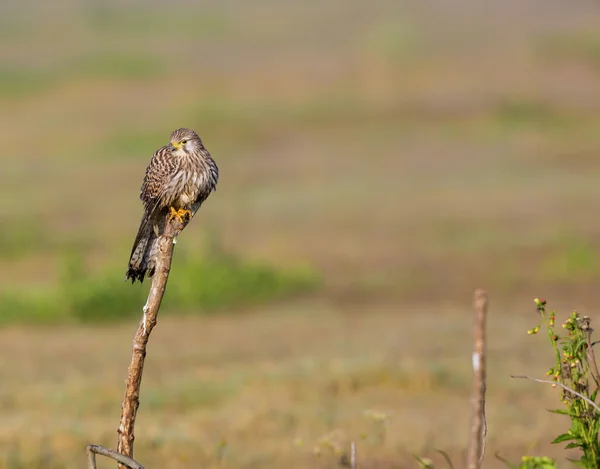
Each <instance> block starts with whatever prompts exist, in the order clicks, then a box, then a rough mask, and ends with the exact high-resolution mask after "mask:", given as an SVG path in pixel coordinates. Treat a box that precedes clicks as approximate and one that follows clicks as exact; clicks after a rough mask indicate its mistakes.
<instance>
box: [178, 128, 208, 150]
mask: <svg viewBox="0 0 600 469" xmlns="http://www.w3.org/2000/svg"><path fill="white" fill-rule="evenodd" d="M171 145H172V146H173V148H172V149H171V151H172V152H173V153H175V154H180V155H182V154H190V153H193V152H195V151H197V150H199V149H201V148H202V140H201V139H200V137H199V136H198V134H197V133H196V132H194V131H193V130H191V129H185V128H182V129H177V130H174V131H173V133H172V134H171Z"/></svg>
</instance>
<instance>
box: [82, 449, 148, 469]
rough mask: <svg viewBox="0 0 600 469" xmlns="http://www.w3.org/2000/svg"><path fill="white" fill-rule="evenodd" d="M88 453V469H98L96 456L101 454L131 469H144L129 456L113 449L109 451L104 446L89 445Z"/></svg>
mask: <svg viewBox="0 0 600 469" xmlns="http://www.w3.org/2000/svg"><path fill="white" fill-rule="evenodd" d="M86 453H87V457H88V469H96V454H100V455H102V456H106V457H107V458H112V459H114V460H115V461H117V462H119V463H121V464H124V465H125V466H127V467H128V468H129V469H144V466H142V465H141V464H140V463H138V462H137V461H135V460H134V459H131V458H129V457H127V456H123V455H122V454H120V453H117V452H116V451H113V450H112V449H107V448H105V447H104V446H100V445H88V447H87V448H86Z"/></svg>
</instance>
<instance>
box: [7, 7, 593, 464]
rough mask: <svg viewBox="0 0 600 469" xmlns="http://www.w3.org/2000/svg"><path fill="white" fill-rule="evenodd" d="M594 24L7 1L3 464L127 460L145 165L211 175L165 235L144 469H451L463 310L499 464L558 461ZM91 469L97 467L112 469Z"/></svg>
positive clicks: (579, 19) (466, 358) (588, 295)
mask: <svg viewBox="0 0 600 469" xmlns="http://www.w3.org/2000/svg"><path fill="white" fill-rule="evenodd" d="M599 26H600V10H599V9H598V7H597V5H595V3H594V2H586V1H582V2H577V3H576V4H567V3H565V2H559V1H554V0H544V1H541V0H540V1H538V0H534V1H531V2H526V3H523V2H520V1H517V0H504V1H503V2H488V3H486V4H485V6H484V5H482V4H481V3H480V2H476V1H474V0H460V1H454V2H445V1H440V0H427V1H398V0H390V1H388V0H377V1H373V2H361V1H355V0H344V1H342V0H330V1H329V2H313V1H305V2H292V1H289V0H284V1H279V2H275V1H271V0H255V1H253V2H243V1H240V0H224V1H221V2H208V1H195V2H191V1H186V0H174V1H171V2H168V3H167V2H159V1H150V2H142V1H135V0H130V1H127V2H117V1H100V0H86V1H84V0H60V1H56V2H47V3H43V2H36V1H32V0H20V1H17V0H4V1H3V2H2V3H1V4H0V142H1V150H0V158H1V168H2V169H1V171H0V220H1V222H2V229H1V230H0V323H1V324H2V328H1V329H0V364H1V366H0V370H1V371H0V372H1V375H2V387H1V388H0V468H16V467H34V466H35V467H44V468H63V467H65V468H66V467H73V465H75V464H79V465H81V464H82V463H83V461H84V448H85V445H86V444H88V443H97V444H103V445H106V446H109V447H115V445H116V428H117V425H118V419H119V415H120V402H121V397H122V393H123V380H124V378H125V375H126V367H127V363H128V361H129V357H130V347H131V338H132V336H133V332H134V329H135V327H136V324H137V321H138V320H139V315H140V313H141V307H142V305H143V304H144V299H145V296H146V294H147V289H148V284H147V283H145V284H144V285H142V286H140V285H138V284H136V285H134V286H132V285H130V284H127V283H125V282H124V281H123V278H124V274H125V270H126V267H127V260H128V258H129V253H130V249H131V244H132V242H133V239H134V237H135V234H136V230H137V227H138V224H139V221H140V218H141V216H142V205H141V202H140V201H139V199H138V195H139V187H140V185H141V182H142V178H143V174H144V170H145V168H146V165H147V163H148V161H149V159H150V157H151V155H152V153H153V152H154V151H155V150H156V149H157V148H159V147H160V146H162V145H164V144H166V143H168V139H169V135H170V133H171V131H172V130H174V129H175V128H178V127H184V126H185V127H191V128H193V129H195V130H196V131H197V132H198V133H199V134H200V135H201V137H202V138H203V141H204V143H205V145H206V146H207V148H208V149H209V150H210V152H211V153H212V155H213V156H214V158H215V160H216V161H217V163H218V165H219V167H220V171H221V180H220V182H219V185H218V189H217V191H216V193H214V194H213V195H211V196H210V198H209V199H208V201H207V202H206V203H205V204H204V206H203V207H202V209H201V210H200V211H199V212H198V215H197V216H196V217H195V219H194V221H193V222H192V223H191V225H190V226H189V227H188V228H187V229H186V231H185V233H183V234H182V235H181V236H180V238H179V243H178V245H177V248H176V250H175V259H174V265H173V271H172V276H171V278H170V282H169V286H168V288H167V293H166V297H165V305H164V309H163V311H161V318H160V320H159V325H158V327H157V328H156V329H155V332H154V334H153V336H152V339H151V343H150V349H149V355H148V362H147V367H146V370H145V371H146V372H145V375H144V382H143V386H142V396H141V406H140V412H139V418H138V426H137V428H136V430H137V431H136V458H137V459H139V460H140V461H141V462H142V463H144V464H145V465H147V466H149V467H151V466H157V467H158V466H162V467H169V468H188V467H211V468H212V467H215V468H216V467H218V468H241V467H244V468H282V467H285V468H308V467H311V468H318V467H323V468H325V467H328V468H330V467H336V465H337V464H339V462H338V460H339V459H340V452H341V451H342V450H347V448H348V446H349V444H350V442H351V441H356V442H358V447H359V460H360V461H361V462H362V464H361V467H365V468H389V469H391V468H392V467H416V462H414V460H413V459H412V456H411V455H412V454H413V453H415V454H420V455H423V456H428V457H431V458H432V459H433V460H434V461H438V462H439V461H440V460H441V459H440V456H439V455H438V454H437V453H436V452H435V450H437V449H442V450H445V451H447V452H448V453H449V454H450V455H451V456H452V457H454V458H457V459H456V461H457V462H458V464H459V465H460V461H462V458H463V456H464V448H465V445H466V442H467V434H468V421H469V417H470V412H469V387H470V379H471V378H470V377H471V368H470V367H471V360H470V354H471V324H472V312H471V298H472V293H473V290H474V289H475V288H477V287H481V288H485V289H486V290H488V292H489V294H490V298H491V312H490V319H489V341H490V343H489V354H490V356H489V370H488V374H489V382H488V403H487V405H488V411H487V414H488V427H489V431H488V450H487V451H488V458H487V462H486V464H485V467H490V468H493V467H502V464H501V463H500V462H499V461H497V460H496V459H494V457H493V454H494V452H499V453H500V455H501V456H504V457H506V458H508V459H511V460H513V461H515V462H516V461H517V460H518V458H519V457H520V455H522V454H524V453H528V454H550V455H563V452H562V448H561V447H560V445H559V447H556V446H552V445H550V444H549V443H548V442H549V441H550V440H551V439H553V438H554V437H555V436H556V435H557V434H558V433H561V431H559V430H557V428H559V427H560V425H564V424H566V422H564V421H563V420H561V416H557V415H552V414H549V413H548V412H546V411H545V407H554V406H556V405H560V403H559V401H558V397H559V396H558V394H557V392H556V391H554V390H552V389H551V388H549V387H548V388H546V387H543V386H542V385H537V384H534V383H530V382H523V381H518V382H515V380H511V379H510V377H509V374H511V373H515V374H521V373H527V374H531V375H533V376H537V377H543V376H544V373H545V372H546V370H547V368H548V367H549V366H551V365H552V364H553V356H552V354H551V352H550V349H549V347H547V344H546V342H545V338H544V337H537V336H534V337H531V336H528V335H527V334H526V331H527V329H529V328H531V327H533V326H535V325H536V323H537V321H538V318H537V317H536V313H535V309H534V304H533V301H532V300H533V298H534V297H537V296H539V297H545V298H546V299H547V300H548V301H549V306H550V307H551V308H552V307H556V308H557V309H558V311H559V312H558V318H559V319H560V318H562V317H563V316H564V317H566V316H567V315H568V313H569V312H570V311H572V310H573V309H577V310H579V311H580V312H582V313H583V314H588V315H590V316H591V317H592V320H594V319H595V312H594V309H595V302H596V301H597V300H598V299H599V296H598V291H599V290H598V288H597V287H598V280H599V278H598V277H599V274H600V263H599V262H598V256H597V251H598V248H599V246H600V244H599V242H598V234H599V232H600V223H599V222H598V216H597V209H598V206H599V205H600V187H599V185H598V178H599V176H600V158H599V157H598V156H599V155H600V133H599V132H598V131H599V129H600V115H599V114H598V110H599V109H600V88H599V87H598V79H599V78H600V32H599V31H600V29H599ZM106 464H108V463H106Z"/></svg>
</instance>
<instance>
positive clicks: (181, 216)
mask: <svg viewBox="0 0 600 469" xmlns="http://www.w3.org/2000/svg"><path fill="white" fill-rule="evenodd" d="M169 212H170V215H169V220H173V219H175V218H177V219H178V220H179V221H180V222H181V223H185V222H186V221H190V220H191V219H192V212H191V211H189V210H185V209H183V208H180V209H179V210H175V209H174V208H173V207H169Z"/></svg>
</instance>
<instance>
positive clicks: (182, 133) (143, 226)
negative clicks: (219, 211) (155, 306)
mask: <svg viewBox="0 0 600 469" xmlns="http://www.w3.org/2000/svg"><path fill="white" fill-rule="evenodd" d="M218 180H219V168H218V167H217V164H216V163H215V161H214V160H213V159H212V157H211V156H210V153H209V152H208V150H207V149H206V148H204V145H203V143H202V140H201V139H200V137H199V136H198V134H197V133H196V132H194V131H193V130H191V129H177V130H175V131H173V133H172V134H171V143H169V144H168V145H165V146H164V147H162V148H160V149H158V150H157V151H156V152H155V153H154V155H153V156H152V159H151V160H150V164H149V165H148V167H147V168H146V175H145V177H144V182H143V183H142V187H141V189H140V199H141V200H142V202H143V203H144V216H143V217H142V221H141V223H140V227H139V229H138V233H137V236H136V238H135V242H134V243H133V248H132V250H131V257H130V258H129V268H128V269H127V273H126V274H125V279H126V280H131V283H135V281H136V280H139V281H140V283H141V282H143V281H144V276H145V275H146V274H147V275H148V277H152V276H153V275H154V271H155V269H156V255H157V253H158V237H159V236H160V235H161V234H162V232H163V230H164V227H165V226H166V223H167V220H173V219H174V218H177V219H179V221H181V222H182V223H185V222H189V221H190V220H191V218H192V217H193V216H194V214H195V213H196V212H197V211H198V209H199V208H200V206H201V205H202V203H203V202H204V201H205V200H206V198H207V197H208V196H209V195H210V193H211V192H212V191H214V190H215V189H216V186H217V182H218Z"/></svg>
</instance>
